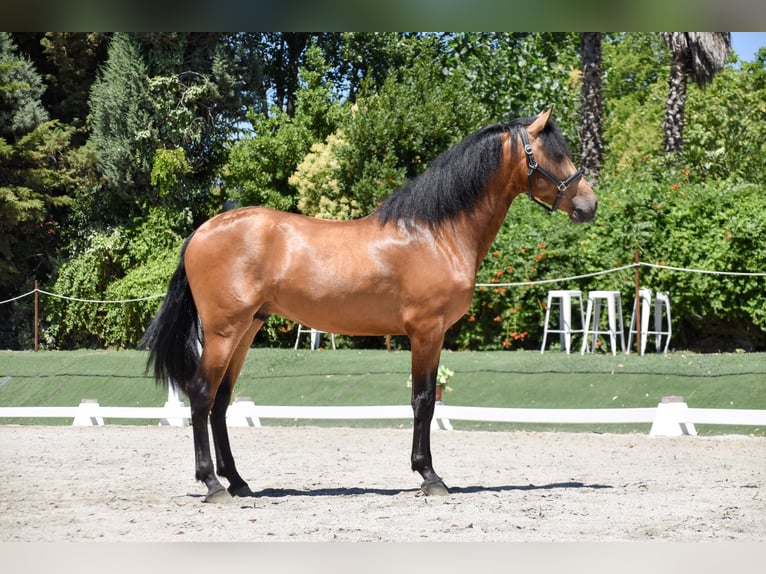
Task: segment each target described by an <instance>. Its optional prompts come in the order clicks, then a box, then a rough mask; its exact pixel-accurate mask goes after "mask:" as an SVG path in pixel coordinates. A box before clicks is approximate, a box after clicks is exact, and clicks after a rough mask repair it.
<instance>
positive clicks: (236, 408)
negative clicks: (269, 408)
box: [226, 397, 261, 427]
mask: <svg viewBox="0 0 766 574" xmlns="http://www.w3.org/2000/svg"><path fill="white" fill-rule="evenodd" d="M226 425H227V426H230V427H259V426H261V419H259V418H258V413H257V412H256V409H255V403H254V402H253V399H251V398H250V397H236V398H235V399H234V402H233V403H232V404H231V405H230V406H229V410H228V411H227V412H226Z"/></svg>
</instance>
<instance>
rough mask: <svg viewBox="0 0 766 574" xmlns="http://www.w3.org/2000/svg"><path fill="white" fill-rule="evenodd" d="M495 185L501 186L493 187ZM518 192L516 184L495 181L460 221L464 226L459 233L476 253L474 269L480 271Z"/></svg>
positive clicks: (461, 225) (459, 224)
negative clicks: (471, 210) (472, 209)
mask: <svg viewBox="0 0 766 574" xmlns="http://www.w3.org/2000/svg"><path fill="white" fill-rule="evenodd" d="M506 181H507V180H506ZM493 186H499V187H496V188H493ZM518 193H519V192H518V191H517V190H514V186H512V185H510V184H508V183H500V182H497V181H496V182H493V183H492V184H490V187H489V188H488V190H487V193H485V194H484V196H483V198H482V200H481V201H479V203H478V204H477V206H476V209H475V210H474V211H473V213H471V214H470V215H468V216H466V217H464V218H462V219H461V220H460V221H459V222H458V227H459V228H460V227H462V229H460V230H459V233H460V234H461V235H462V236H463V237H465V238H466V244H467V246H468V247H469V249H470V250H471V251H472V252H473V254H474V255H473V256H474V258H475V269H474V271H478V269H479V267H480V266H481V263H482V261H484V258H485V257H486V256H487V253H489V249H490V247H492V243H493V242H494V240H495V237H496V236H497V234H498V232H499V231H500V227H501V226H502V225H503V221H504V220H505V216H506V214H507V213H508V209H509V208H510V207H511V203H512V202H513V200H514V198H515V197H516V196H517V195H518Z"/></svg>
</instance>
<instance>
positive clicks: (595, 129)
mask: <svg viewBox="0 0 766 574" xmlns="http://www.w3.org/2000/svg"><path fill="white" fill-rule="evenodd" d="M580 41H581V43H582V91H581V94H582V95H581V101H580V146H581V148H582V152H581V154H580V157H581V158H582V159H581V168H582V170H583V171H584V172H585V174H586V176H588V177H590V178H592V179H594V180H597V179H598V174H599V171H600V170H601V158H602V156H603V152H604V142H603V127H602V126H603V118H604V102H603V96H602V91H601V34H600V33H599V32H583V33H581V34H580Z"/></svg>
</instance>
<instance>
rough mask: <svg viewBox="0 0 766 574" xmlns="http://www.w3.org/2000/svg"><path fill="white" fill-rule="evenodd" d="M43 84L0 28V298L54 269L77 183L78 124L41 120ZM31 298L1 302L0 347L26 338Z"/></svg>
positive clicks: (12, 345)
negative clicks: (74, 142)
mask: <svg viewBox="0 0 766 574" xmlns="http://www.w3.org/2000/svg"><path fill="white" fill-rule="evenodd" d="M43 90H44V87H43V82H42V80H41V78H40V77H39V74H37V72H36V70H35V69H34V67H33V66H32V64H31V63H30V62H29V61H28V60H26V59H25V58H22V57H21V56H19V55H18V54H17V52H16V48H15V46H14V43H13V41H12V39H11V38H10V36H9V35H8V34H6V33H0V118H2V119H0V300H5V299H7V298H8V297H10V296H13V295H16V294H17V293H18V292H19V291H21V290H22V289H23V288H27V289H29V288H31V285H32V282H33V280H34V278H35V277H37V278H40V279H44V278H46V277H47V276H48V274H49V273H50V272H51V271H52V269H53V267H54V264H55V261H56V259H57V256H58V250H59V249H60V247H61V233H60V226H59V221H61V219H63V215H62V213H64V212H65V211H66V208H67V206H68V205H69V203H70V201H71V194H72V192H73V189H74V188H75V187H76V186H77V184H78V180H77V176H76V171H77V169H76V167H75V166H74V165H73V161H72V159H73V158H72V154H71V153H70V152H71V145H70V144H71V138H72V134H73V131H74V130H73V129H71V128H69V127H67V126H64V125H61V124H59V122H57V121H55V120H54V121H44V120H47V117H48V116H47V113H46V111H45V110H44V109H43V107H42V103H41V99H40V98H41V96H42V93H43ZM28 305H29V302H28V301H23V300H20V301H18V302H15V303H13V304H12V305H2V306H0V325H2V330H1V331H0V346H2V347H10V348H19V347H20V346H24V345H25V343H26V341H25V339H26V338H27V337H28V336H29V335H30V331H29V328H28V326H29V321H28V315H27V317H26V318H25V317H24V315H25V310H26V308H27V307H28ZM24 325H26V326H27V327H26V328H25V327H24Z"/></svg>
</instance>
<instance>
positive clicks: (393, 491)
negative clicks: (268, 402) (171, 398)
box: [191, 481, 614, 499]
mask: <svg viewBox="0 0 766 574" xmlns="http://www.w3.org/2000/svg"><path fill="white" fill-rule="evenodd" d="M606 488H614V487H613V486H610V485H607V484H585V483H583V482H574V481H572V482H555V483H552V484H539V485H538V484H526V485H513V484H509V485H499V486H478V485H477V486H453V487H450V489H449V491H450V494H480V493H483V492H513V491H524V490H558V489H587V490H602V489H606ZM419 492H420V489H419V488H404V489H401V488H361V487H358V488H357V487H338V488H307V489H305V490H298V489H295V488H264V489H262V490H257V491H253V492H251V493H250V495H249V496H238V497H237V498H245V499H246V498H285V497H288V496H310V497H314V496H360V495H364V494H377V495H378V496H397V495H399V494H408V493H409V494H415V495H416V494H418V493H419ZM191 496H195V497H196V496H198V495H191Z"/></svg>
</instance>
